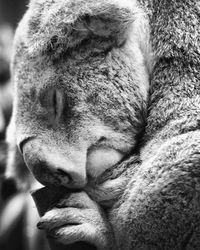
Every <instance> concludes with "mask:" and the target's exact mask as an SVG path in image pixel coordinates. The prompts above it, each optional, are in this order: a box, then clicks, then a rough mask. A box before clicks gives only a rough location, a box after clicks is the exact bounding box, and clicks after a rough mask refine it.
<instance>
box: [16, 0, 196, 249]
mask: <svg viewBox="0 0 200 250" xmlns="http://www.w3.org/2000/svg"><path fill="white" fill-rule="evenodd" d="M38 2H40V4H38ZM54 2H56V3H58V1H54ZM127 2H128V1H127ZM59 3H60V5H59V4H58V5H56V8H53V6H54V4H52V1H45V2H44V1H32V3H31V5H30V9H29V11H28V12H27V14H26V15H25V17H24V19H23V20H22V22H21V24H20V26H19V28H18V32H17V35H16V43H15V57H14V63H13V76H14V80H15V82H16V83H17V86H18V87H17V88H16V91H17V92H16V96H18V99H17V100H16V106H15V111H14V118H15V119H16V120H15V123H16V124H17V136H18V141H20V136H21V135H23V136H24V134H29V133H30V131H31V133H33V131H36V132H35V133H36V134H37V133H39V134H40V135H43V139H42V141H41V142H42V143H47V142H48V143H51V144H50V146H51V147H53V148H57V149H58V150H60V151H61V153H63V148H64V145H65V138H66V139H67V141H68V142H70V143H72V142H77V137H76V136H77V134H78V135H80V134H81V136H82V133H83V130H82V128H85V123H82V122H81V123H80V119H78V120H76V123H75V120H72V121H71V123H69V125H68V129H71V130H69V131H70V132H71V134H70V135H68V137H66V134H64V131H65V130H63V129H61V128H62V127H58V128H59V131H61V132H59V133H57V131H58V130H55V129H52V131H51V130H48V132H47V129H46V126H47V125H48V122H49V121H47V123H46V125H45V126H44V124H42V125H41V122H38V120H37V119H35V117H37V116H36V113H35V112H36V111H37V112H38V110H39V108H40V107H39V106H38V103H37V102H36V100H35V99H34V96H35V95H36V94H37V93H35V92H34V91H33V92H31V91H28V90H29V89H30V86H35V89H38V87H37V86H38V83H40V86H43V88H44V89H45V87H46V85H47V84H49V83H51V84H52V86H55V85H53V82H52V81H53V80H55V79H56V80H57V81H58V82H59V79H60V78H58V77H56V74H54V73H52V72H55V71H54V70H53V65H52V61H54V62H57V63H58V65H59V66H60V67H58V68H56V73H58V75H62V76H63V75H64V76H65V78H64V79H70V81H72V82H73V86H76V84H77V82H76V81H74V78H73V77H72V76H74V77H75V78H76V79H79V80H80V79H81V82H82V83H83V86H84V87H83V90H84V91H83V90H80V89H79V90H78V91H80V92H79V93H80V95H84V96H85V93H86V92H85V91H86V90H87V91H88V92H87V93H86V96H88V95H89V91H90V88H91V86H93V85H91V83H94V78H93V80H92V78H91V75H92V74H93V76H94V72H95V84H96V83H97V86H98V87H97V89H96V91H97V90H98V91H99V88H100V86H101V83H102V79H103V81H104V83H105V81H106V86H109V83H110V82H112V83H113V85H112V86H111V89H112V90H113V88H114V89H115V92H114V95H110V92H109V91H108V90H109V89H107V88H106V90H107V92H105V93H104V96H103V97H102V99H100V102H99V103H98V104H97V102H96V101H95V102H93V103H92V105H95V106H94V107H95V109H94V110H93V113H92V116H91V113H90V112H89V113H88V109H87V108H88V106H87V107H86V106H85V107H82V109H81V112H83V111H84V112H85V113H84V117H83V116H82V115H81V113H78V111H77V112H76V114H79V115H80V116H79V117H81V121H83V120H85V119H86V120H87V119H91V118H92V120H93V119H94V116H97V117H99V116H101V114H102V110H103V108H104V110H106V108H108V107H109V108H111V111H112V115H111V120H110V121H109V126H110V127H112V128H114V131H120V132H122V133H124V135H125V136H126V137H125V138H126V139H125V143H127V144H129V146H128V149H129V150H128V151H126V153H127V152H130V148H132V149H133V147H134V145H135V143H134V144H132V145H131V146H132V147H130V144H131V143H130V141H131V140H135V136H136V135H137V134H138V133H139V130H138V128H139V127H140V126H141V124H144V120H143V119H142V115H141V114H143V113H144V111H143V110H144V109H145V101H146V99H145V98H144V95H142V94H141V92H140V91H141V90H139V89H138V86H139V85H140V84H141V81H140V80H141V78H140V76H138V75H137V70H138V64H137V63H135V62H134V61H133V60H132V61H129V59H130V56H131V58H133V59H136V58H135V57H134V56H135V54H134V53H133V54H130V53H125V54H123V53H122V54H121V52H120V54H118V53H119V52H118V50H119V51H121V49H120V47H121V46H122V48H123V46H125V45H124V43H123V42H124V41H126V42H127V40H128V41H129V34H133V37H134V39H135V38H136V37H137V36H135V33H134V32H133V33H132V31H131V32H130V29H131V30H132V27H133V26H134V25H133V26H132V24H134V23H136V21H137V20H141V22H138V23H139V24H142V23H143V21H144V20H145V22H144V23H145V28H141V27H143V26H142V25H141V26H140V29H139V30H140V32H138V33H137V34H138V37H140V39H139V41H137V42H136V43H135V44H136V45H137V44H140V45H141V46H140V50H141V51H142V55H143V58H144V62H145V65H146V67H147V68H146V70H147V71H148V72H151V67H152V66H153V72H152V74H151V86H150V101H149V108H148V118H147V126H146V132H145V134H144V137H143V142H142V145H141V150H140V157H138V156H137V157H136V156H133V157H132V158H130V160H128V162H127V161H126V162H123V163H122V164H121V165H118V166H116V167H115V169H114V170H113V168H112V169H110V170H108V171H107V172H106V173H105V174H104V175H103V176H100V177H99V179H97V180H95V181H92V182H91V183H89V185H88V186H86V187H85V190H86V191H87V192H88V193H89V194H90V196H91V197H92V198H93V199H94V200H96V201H97V202H98V203H100V204H103V205H105V204H106V205H107V206H108V207H109V209H108V217H109V221H110V222H111V224H112V228H113V230H114V235H115V241H116V244H117V246H113V249H122V250H126V249H138V250H139V249H148V250H149V249H152V250H154V249H155V250H156V249H166V250H167V249H170V250H171V249H177V250H178V249H187V250H190V249H196V250H197V249H199V248H200V227H199V220H200V209H199V208H200V199H199V198H200V193H199V187H200V131H199V129H200V45H199V44H200V43H199V39H200V20H199V16H200V2H199V1H195V0H189V1H185V0H183V1H179V0H171V1H167V0H160V1H158V0H154V1H153V0H152V1H151V0H148V1H147V0H141V1H138V2H136V1H132V4H131V1H130V5H129V4H128V5H127V6H128V7H124V8H121V6H120V8H117V7H116V9H115V7H114V9H115V10H116V11H114V12H113V11H112V10H113V4H114V6H118V1H111V2H109V3H107V1H98V3H96V2H95V3H94V4H93V2H92V1H88V5H87V4H86V3H84V1H79V4H81V5H80V6H81V8H80V9H78V10H77V12H75V13H76V14H77V15H81V17H82V12H80V13H81V14H80V13H79V11H84V15H85V13H86V15H89V16H90V15H91V14H92V15H93V13H94V15H95V16H96V13H98V14H99V13H100V14H99V15H102V14H103V15H107V14H108V16H106V18H111V19H112V20H113V23H114V24H115V25H114V27H113V26H111V29H110V28H109V27H107V25H105V23H107V22H105V23H104V22H103V25H102V23H101V22H100V23H99V22H97V23H98V24H101V25H100V27H101V28H102V29H103V31H102V32H100V33H99V34H98V38H97V37H96V36H94V37H93V35H94V33H95V31H96V29H97V27H99V26H98V25H97V26H95V29H94V32H92V35H91V33H90V32H89V31H88V29H86V33H85V31H84V33H82V32H81V36H80V37H79V33H78V35H77V34H75V35H74V34H73V35H72V33H70V32H71V29H72V27H76V25H77V23H76V21H75V20H79V19H76V16H74V15H72V21H70V24H68V25H67V30H65V32H66V33H64V34H63V33H62V32H63V30H62V25H63V22H65V21H63V20H65V19H64V16H63V15H64V14H63V13H65V8H66V7H65V8H63V6H66V5H68V4H69V3H70V4H72V2H70V1H59ZM115 4H116V5H115ZM88 6H89V7H88ZM102 6H103V7H102ZM107 6H108V7H107ZM131 6H132V7H131ZM54 7H55V6H54ZM60 7H62V8H60ZM86 7H87V8H86ZM111 7H112V8H111ZM60 9H61V10H60ZM105 9H106V11H105ZM47 10H48V11H49V12H48V11H47ZM121 10H123V12H121ZM134 10H136V11H134ZM51 11H52V13H54V12H56V11H58V12H56V14H57V15H52V16H51ZM59 11H60V12H59ZM96 11H97V12H96ZM124 11H125V12H124ZM44 13H45V14H46V15H47V16H43V15H42V14H44ZM123 13H126V15H125V18H124V15H122V14H123ZM115 14H116V16H115ZM84 15H83V16H84ZM113 15H114V16H113ZM131 15H132V16H131ZM69 16H70V18H71V13H70V14H69ZM141 16H142V18H141ZM119 17H121V18H119ZM60 18H61V19H60ZM93 18H94V19H95V20H96V17H93V16H92V18H91V19H93ZM86 19H88V18H86ZM44 20H45V21H44ZM70 20H71V19H70ZM130 20H131V21H130ZM148 20H149V25H148ZM104 21H105V20H104ZM124 21H125V25H124ZM52 22H53V23H52ZM60 22H61V24H62V25H61V26H59V24H60ZM129 22H130V23H129ZM71 23H72V24H71ZM83 23H84V24H85V21H84V22H83ZM83 23H82V22H81V25H83ZM111 23H112V22H111ZM127 23H128V27H127ZM44 24H46V25H47V26H45V25H44ZM116 24H117V25H116ZM73 25H74V26H73ZM104 25H105V26H104ZM129 25H130V26H129ZM83 26H84V29H85V25H83ZM46 27H47V29H46ZM54 27H55V29H54ZM81 27H82V26H81ZM60 28H61V29H60ZM129 28H130V29H129ZM89 30H90V29H89ZM133 30H134V29H133ZM49 31H50V32H49ZM100 31H101V29H100ZM107 31H109V32H108V33H107ZM104 32H105V33H104ZM66 34H68V35H69V34H70V39H75V43H74V44H73V43H71V41H72V40H66V39H68V38H67V37H66ZM104 34H108V37H109V36H110V37H109V38H111V39H110V40H109V41H107V40H106V39H105V36H104ZM141 34H142V35H141ZM51 36H53V38H55V36H57V38H56V42H55V41H54V42H55V43H56V44H55V43H53V44H52V37H51ZM88 36H89V38H91V37H92V39H91V44H90V43H89V47H87V44H86V45H85V44H84V43H82V41H83V40H84V39H85V37H88ZM149 36H150V40H151V45H152V51H153V55H152V52H151V46H150V42H149V40H148V37H149ZM141 38H143V39H141ZM144 38H147V39H146V40H147V43H146V40H145V39H144ZM99 39H100V40H101V39H102V40H101V41H102V43H99ZM121 39H122V40H121ZM144 41H145V42H144ZM57 43H58V44H57ZM125 44H126V43H125ZM147 44H148V45H147ZM49 45H52V46H50V48H51V49H50V50H49ZM55 45H56V46H55ZM77 45H79V46H78V48H77V47H76V46H77ZM65 46H66V47H65ZM82 46H83V47H82ZM136 47H137V46H136ZM69 48H70V51H71V53H69V59H68V61H67V62H66V61H64V60H63V54H65V52H66V53H68V52H69ZM107 49H108V50H107ZM107 51H111V54H110V52H107ZM113 51H114V52H113ZM122 51H123V50H122ZM131 51H132V50H131ZM94 52H95V53H94ZM106 53H108V54H106ZM113 53H114V54H113ZM105 54H106V56H107V55H110V56H111V55H114V57H115V59H113V58H112V59H113V60H111V58H110V57H109V58H110V59H108V61H109V60H111V61H109V62H111V65H110V64H109V66H111V68H112V70H109V71H108V72H107V69H108V68H109V67H108V64H101V63H100V62H102V61H103V58H104V56H105ZM65 56H66V54H65ZM149 57H150V59H149ZM41 58H42V59H41ZM84 60H87V63H86V61H84ZM130 60H131V59H130ZM153 62H154V63H155V64H154V65H151V64H153ZM63 63H64V65H67V66H66V68H67V69H68V72H71V73H70V74H68V73H66V71H65V70H64V69H66V68H63V66H62V64H63ZM95 63H96V64H95ZM99 63H100V64H101V65H102V68H99ZM79 65H80V67H79ZM95 65H98V67H97V66H95ZM119 65H123V67H122V68H123V69H122V68H121V66H119ZM41 68H42V69H43V70H42V72H41ZM74 68H75V69H76V70H75V72H74V71H73V70H74ZM130 68H131V70H130ZM83 69H84V70H83ZM133 69H134V70H133ZM113 70H114V71H113ZM105 72H106V73H105ZM113 72H114V74H113ZM72 73H73V74H72ZM102 75H103V76H102ZM105 75H106V76H105ZM47 76H48V77H47ZM130 76H131V77H130ZM102 77H103V78H102ZM129 77H130V78H129ZM88 79H89V81H90V84H89V85H88V84H87V82H88ZM122 79H123V80H122ZM61 80H62V81H61ZM60 82H63V79H60ZM124 82H126V87H125V88H123V87H122V86H123V84H124ZM133 83H136V85H135V84H133ZM99 84H100V85H99ZM19 86H20V87H19ZM135 86H137V87H135ZM104 87H105V86H104ZM76 91H77V90H76ZM118 91H119V92H118ZM130 91H131V95H129V94H130ZM27 92H29V93H27ZM94 92H95V89H92V92H91V94H93V93H94ZM31 93H32V94H31ZM132 97H134V98H132ZM76 99H77V96H75V95H73V96H72V100H76ZM111 99H112V105H113V104H115V105H116V108H115V109H113V108H112V105H110V106H109V104H111V103H110V100H111ZM22 100H23V102H22ZM105 100H106V101H105ZM20 102H21V103H20ZM24 104H26V105H25V106H23V105H24ZM33 104H34V105H35V106H34V105H33ZM105 105H106V106H105ZM121 105H122V106H121ZM120 107H122V109H121V110H120ZM84 108H85V109H84ZM30 110H31V112H30ZM137 110H139V113H137V112H136V111H137ZM141 110H142V112H141ZM42 113H43V111H42V110H41V115H42ZM119 114H120V115H121V117H120V116H119ZM138 114H139V118H138ZM107 117H109V116H108V113H107V112H106V111H105V113H103V116H102V117H101V120H103V121H104V122H105V121H106V120H107ZM13 120H14V119H13ZM94 120H95V119H94ZM30 121H31V122H30ZM50 124H51V123H50ZM77 124H78V125H80V130H77V129H75V128H76V126H77ZM127 131H128V133H127ZM130 135H131V137H130V140H129V139H127V138H128V136H130ZM34 136H35V134H34ZM45 136H46V137H45ZM47 137H51V139H52V138H53V139H54V141H53V142H52V140H48V139H47ZM62 138H64V140H62ZM86 139H87V140H88V138H86ZM138 158H140V160H138ZM109 183H110V184H109ZM112 199H113V200H112ZM109 201H112V202H110V203H109ZM111 242H112V241H111ZM110 248H112V246H111V245H109V244H108V247H107V249H110ZM103 249H106V248H105V245H103Z"/></svg>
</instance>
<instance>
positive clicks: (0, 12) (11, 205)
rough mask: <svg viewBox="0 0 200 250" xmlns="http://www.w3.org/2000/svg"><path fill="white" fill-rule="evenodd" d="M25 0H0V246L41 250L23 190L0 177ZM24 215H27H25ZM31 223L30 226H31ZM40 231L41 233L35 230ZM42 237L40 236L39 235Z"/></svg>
mask: <svg viewBox="0 0 200 250" xmlns="http://www.w3.org/2000/svg"><path fill="white" fill-rule="evenodd" d="M27 5H28V0H0V249H1V250H40V249H41V250H43V249H44V248H45V247H44V246H43V244H44V243H42V242H41V237H40V236H38V233H39V231H37V229H36V227H35V223H36V221H37V220H38V218H36V217H37V215H36V213H35V210H36V209H35V208H34V209H35V210H33V212H32V206H33V203H32V201H30V200H29V199H30V196H27V194H26V192H24V191H21V190H17V187H16V185H15V182H14V181H13V180H6V179H5V178H4V172H5V166H6V155H7V145H6V142H5V141H4V140H5V133H6V127H7V125H8V123H9V120H10V116H11V112H12V99H13V96H12V95H13V86H12V81H11V79H10V69H9V67H10V58H11V54H12V43H13V37H14V32H15V29H16V27H17V24H18V23H19V21H20V20H21V18H22V16H23V14H24V13H25V11H26V9H27ZM27 218H28V219H27ZM33 224H34V226H33ZM39 234H41V233H39ZM42 241H43V239H42Z"/></svg>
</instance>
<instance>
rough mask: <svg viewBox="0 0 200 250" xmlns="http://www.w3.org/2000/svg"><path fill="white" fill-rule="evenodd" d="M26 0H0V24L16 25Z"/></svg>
mask: <svg viewBox="0 0 200 250" xmlns="http://www.w3.org/2000/svg"><path fill="white" fill-rule="evenodd" d="M28 2H29V1H28V0H0V24H2V23H9V24H11V25H12V27H13V28H15V27H16V25H17V24H18V22H19V21H20V19H21V17H22V15H23V14H24V12H25V10H26V8H27V7H26V6H27V5H28Z"/></svg>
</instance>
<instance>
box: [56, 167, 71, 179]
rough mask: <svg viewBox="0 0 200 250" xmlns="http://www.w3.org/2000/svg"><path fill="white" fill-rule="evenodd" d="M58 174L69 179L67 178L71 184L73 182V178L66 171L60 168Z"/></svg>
mask: <svg viewBox="0 0 200 250" xmlns="http://www.w3.org/2000/svg"><path fill="white" fill-rule="evenodd" d="M57 173H58V174H59V175H60V176H62V177H65V178H66V177H67V178H68V179H69V182H71V181H72V177H71V176H70V175H69V174H68V173H67V172H65V171H64V170H62V169H60V168H58V169H57Z"/></svg>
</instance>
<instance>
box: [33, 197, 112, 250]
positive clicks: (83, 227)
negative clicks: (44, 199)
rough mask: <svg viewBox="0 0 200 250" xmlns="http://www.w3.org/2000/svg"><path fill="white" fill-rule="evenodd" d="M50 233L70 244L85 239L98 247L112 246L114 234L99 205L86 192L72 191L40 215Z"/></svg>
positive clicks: (47, 232) (53, 236) (61, 241)
mask: <svg viewBox="0 0 200 250" xmlns="http://www.w3.org/2000/svg"><path fill="white" fill-rule="evenodd" d="M37 226H38V228H39V229H43V230H45V231H46V234H47V237H50V238H53V239H55V240H56V241H58V242H60V243H62V244H64V245H68V244H72V243H75V242H79V241H85V242H88V243H90V244H92V245H95V246H96V247H97V249H99V250H100V249H101V250H107V249H109V250H110V249H112V248H111V247H112V245H113V240H111V239H113V236H112V230H111V228H110V225H109V223H108V222H107V221H106V219H105V216H104V214H103V213H102V211H101V209H100V207H99V206H98V205H97V204H96V203H95V202H94V201H92V200H91V199H90V198H89V196H88V195H87V194H86V193H85V192H77V193H71V194H69V195H67V196H66V197H65V198H64V199H62V200H60V201H59V202H58V203H57V204H56V205H55V207H54V208H53V209H51V210H50V211H47V212H46V213H45V215H44V216H43V217H42V218H41V219H40V221H39V223H38V225H37Z"/></svg>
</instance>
